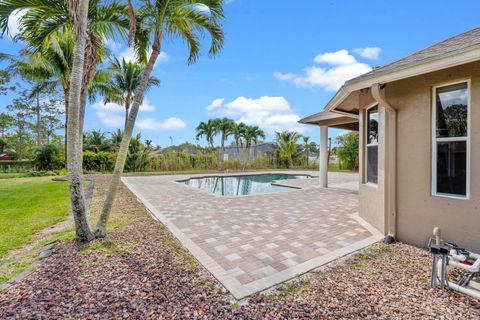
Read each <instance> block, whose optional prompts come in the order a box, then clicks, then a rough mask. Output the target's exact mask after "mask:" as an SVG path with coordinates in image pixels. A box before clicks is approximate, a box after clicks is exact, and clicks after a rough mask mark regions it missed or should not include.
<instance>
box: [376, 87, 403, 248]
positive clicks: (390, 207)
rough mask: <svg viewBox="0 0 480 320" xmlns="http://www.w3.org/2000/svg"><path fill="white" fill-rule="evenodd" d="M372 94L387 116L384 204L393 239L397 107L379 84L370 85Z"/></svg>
mask: <svg viewBox="0 0 480 320" xmlns="http://www.w3.org/2000/svg"><path fill="white" fill-rule="evenodd" d="M372 96H373V98H374V99H375V101H377V102H378V105H379V106H380V107H382V108H385V110H386V111H388V112H387V115H388V117H386V125H387V129H386V135H387V136H386V137H385V170H386V174H385V188H386V190H385V192H386V205H385V216H386V219H387V223H388V225H387V228H388V235H389V236H390V237H392V238H393V239H394V238H395V237H396V233H397V204H396V201H397V199H396V198H397V190H396V184H397V183H396V170H397V169H396V161H397V156H396V151H397V142H396V139H397V137H396V135H397V109H396V108H395V107H394V106H392V104H391V103H390V102H388V101H387V99H386V98H385V95H384V92H383V91H382V88H381V85H380V84H379V83H376V84H374V85H372Z"/></svg>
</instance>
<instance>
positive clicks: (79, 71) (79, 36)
mask: <svg viewBox="0 0 480 320" xmlns="http://www.w3.org/2000/svg"><path fill="white" fill-rule="evenodd" d="M72 15H73V16H75V17H76V19H75V20H76V22H75V24H74V26H75V46H74V50H73V64H72V76H71V79H70V94H69V96H68V105H69V108H68V110H67V113H68V123H67V128H68V131H67V136H66V137H65V141H66V143H67V146H68V147H67V154H68V156H67V172H68V185H69V187H70V203H71V207H72V212H73V218H74V221H75V231H76V234H77V238H78V240H80V241H83V242H87V241H91V240H92V239H94V238H95V236H94V234H93V233H92V231H91V229H90V225H89V223H88V219H87V207H86V203H85V194H84V190H83V174H82V173H83V172H82V171H83V166H82V150H81V143H80V137H79V136H80V133H81V132H80V131H79V126H80V123H79V122H80V109H81V95H82V80H83V79H82V77H83V71H84V69H85V46H86V42H87V23H88V2H87V1H80V3H78V6H77V7H76V8H75V10H73V9H72Z"/></svg>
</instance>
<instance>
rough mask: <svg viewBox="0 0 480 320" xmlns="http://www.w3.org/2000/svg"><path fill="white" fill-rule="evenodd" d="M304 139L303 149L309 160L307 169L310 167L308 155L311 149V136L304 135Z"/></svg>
mask: <svg viewBox="0 0 480 320" xmlns="http://www.w3.org/2000/svg"><path fill="white" fill-rule="evenodd" d="M302 140H303V150H304V151H305V159H306V161H307V169H308V156H309V151H310V150H309V145H308V141H309V140H310V137H308V136H302Z"/></svg>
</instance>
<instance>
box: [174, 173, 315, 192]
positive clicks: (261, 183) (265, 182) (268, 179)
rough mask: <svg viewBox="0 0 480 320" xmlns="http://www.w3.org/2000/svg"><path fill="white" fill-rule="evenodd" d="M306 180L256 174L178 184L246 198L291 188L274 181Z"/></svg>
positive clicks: (196, 179) (207, 178)
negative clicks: (274, 183) (275, 183)
mask: <svg viewBox="0 0 480 320" xmlns="http://www.w3.org/2000/svg"><path fill="white" fill-rule="evenodd" d="M306 178H309V176H307V175H291V174H261V175H260V174H258V175H241V176H212V177H201V178H190V179H188V180H185V181H179V182H182V183H185V184H186V185H188V186H191V187H194V188H198V189H202V190H205V191H207V192H210V193H215V194H218V195H221V196H246V195H249V194H258V193H269V192H281V191H290V190H292V188H289V187H283V186H277V185H273V184H272V182H273V181H276V180H286V179H306Z"/></svg>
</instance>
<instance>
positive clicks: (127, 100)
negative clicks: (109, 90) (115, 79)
mask: <svg viewBox="0 0 480 320" xmlns="http://www.w3.org/2000/svg"><path fill="white" fill-rule="evenodd" d="M129 109H130V97H129V96H127V98H126V99H125V124H124V125H123V131H125V129H127V122H128V110H129Z"/></svg>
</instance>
